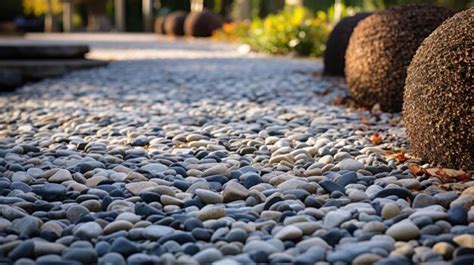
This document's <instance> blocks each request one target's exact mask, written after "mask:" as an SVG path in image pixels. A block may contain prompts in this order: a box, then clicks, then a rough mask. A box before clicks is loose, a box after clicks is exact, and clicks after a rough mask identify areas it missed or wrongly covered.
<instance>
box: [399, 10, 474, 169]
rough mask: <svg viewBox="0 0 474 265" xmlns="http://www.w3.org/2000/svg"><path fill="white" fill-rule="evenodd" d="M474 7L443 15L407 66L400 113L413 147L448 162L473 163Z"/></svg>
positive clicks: (429, 158) (469, 166)
mask: <svg viewBox="0 0 474 265" xmlns="http://www.w3.org/2000/svg"><path fill="white" fill-rule="evenodd" d="M473 32H474V8H470V9H468V10H466V11H463V12H460V13H458V14H456V15H455V16H454V17H452V18H450V19H448V20H447V21H445V22H444V23H443V24H442V25H441V26H439V27H438V28H437V29H436V30H435V31H434V32H433V33H432V34H431V35H430V36H429V37H428V38H426V39H425V40H424V41H423V43H422V44H421V46H420V47H419V48H418V51H417V52H416V55H415V56H414V57H413V60H412V62H411V64H410V66H409V68H408V73H407V79H406V86H405V94H404V103H403V119H404V124H405V126H406V128H407V133H408V139H409V141H410V146H411V149H412V150H413V151H414V153H415V154H416V155H418V156H420V157H421V158H423V159H426V160H427V161H429V162H432V163H436V164H439V165H442V166H444V167H450V168H463V169H474V133H473V128H474V115H473V111H474V107H473V106H474V105H473V103H474V90H473V87H474V82H473V76H474V56H473V54H474V39H473V38H472V34H473Z"/></svg>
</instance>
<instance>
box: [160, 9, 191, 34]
mask: <svg viewBox="0 0 474 265" xmlns="http://www.w3.org/2000/svg"><path fill="white" fill-rule="evenodd" d="M187 15H188V13H186V12H184V11H175V12H172V13H170V14H168V15H167V16H166V19H165V22H164V23H165V25H164V29H165V33H166V34H168V35H174V36H183V35H184V21H185V20H186V16H187Z"/></svg>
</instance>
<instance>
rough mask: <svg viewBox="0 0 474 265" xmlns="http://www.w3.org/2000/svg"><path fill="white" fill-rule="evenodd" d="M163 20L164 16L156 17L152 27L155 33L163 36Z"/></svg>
mask: <svg viewBox="0 0 474 265" xmlns="http://www.w3.org/2000/svg"><path fill="white" fill-rule="evenodd" d="M165 19H166V16H161V17H157V18H156V19H155V25H154V28H155V33H158V34H165Z"/></svg>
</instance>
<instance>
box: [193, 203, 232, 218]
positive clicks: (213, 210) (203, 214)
mask: <svg viewBox="0 0 474 265" xmlns="http://www.w3.org/2000/svg"><path fill="white" fill-rule="evenodd" d="M224 216H225V209H224V208H222V207H215V206H212V207H209V208H206V209H202V210H201V211H200V212H199V213H198V216H197V217H198V218H199V220H201V221H206V220H209V219H219V218H221V217H224Z"/></svg>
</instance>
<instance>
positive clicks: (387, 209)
mask: <svg viewBox="0 0 474 265" xmlns="http://www.w3.org/2000/svg"><path fill="white" fill-rule="evenodd" d="M399 214H400V208H399V207H398V205H396V204H395V203H392V202H389V203H386V204H385V205H384V206H383V208H382V217H383V218H385V219H390V218H393V217H395V216H397V215H399Z"/></svg>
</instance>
